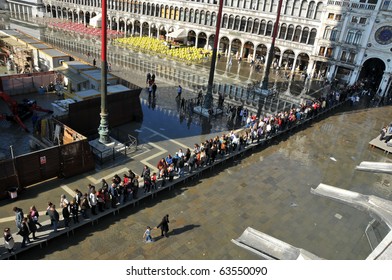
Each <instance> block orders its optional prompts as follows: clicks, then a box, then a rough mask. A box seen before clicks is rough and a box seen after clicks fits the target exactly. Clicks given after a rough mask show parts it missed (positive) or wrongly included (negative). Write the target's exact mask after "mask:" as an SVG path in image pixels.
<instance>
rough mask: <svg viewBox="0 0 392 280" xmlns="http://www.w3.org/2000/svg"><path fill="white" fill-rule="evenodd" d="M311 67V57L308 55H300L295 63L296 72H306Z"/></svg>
mask: <svg viewBox="0 0 392 280" xmlns="http://www.w3.org/2000/svg"><path fill="white" fill-rule="evenodd" d="M308 65H309V55H308V54H307V53H300V54H299V55H298V57H297V61H296V63H295V70H297V71H306V70H307V69H308Z"/></svg>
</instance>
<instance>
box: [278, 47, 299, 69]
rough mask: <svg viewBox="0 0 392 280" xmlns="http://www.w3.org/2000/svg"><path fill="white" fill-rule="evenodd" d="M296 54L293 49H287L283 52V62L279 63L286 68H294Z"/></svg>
mask: <svg viewBox="0 0 392 280" xmlns="http://www.w3.org/2000/svg"><path fill="white" fill-rule="evenodd" d="M294 59H295V54H294V52H293V50H285V51H284V52H283V57H282V62H281V64H280V65H279V66H280V67H281V68H282V69H284V70H292V68H293V67H295V66H294Z"/></svg>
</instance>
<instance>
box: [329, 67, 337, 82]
mask: <svg viewBox="0 0 392 280" xmlns="http://www.w3.org/2000/svg"><path fill="white" fill-rule="evenodd" d="M335 70H336V65H335V64H332V65H330V66H329V69H328V73H327V79H328V80H329V81H332V80H333V78H334V77H335Z"/></svg>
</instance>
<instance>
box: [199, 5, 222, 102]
mask: <svg viewBox="0 0 392 280" xmlns="http://www.w3.org/2000/svg"><path fill="white" fill-rule="evenodd" d="M222 9H223V0H219V10H218V16H217V20H216V29H215V37H214V47H213V49H212V58H211V67H210V75H209V77H208V87H207V94H206V96H205V99H204V104H203V107H204V108H206V109H208V110H209V109H211V108H212V101H213V98H212V88H213V86H214V74H215V64H216V55H217V52H218V42H219V31H220V26H221V20H222Z"/></svg>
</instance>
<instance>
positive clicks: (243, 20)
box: [240, 17, 246, 31]
mask: <svg viewBox="0 0 392 280" xmlns="http://www.w3.org/2000/svg"><path fill="white" fill-rule="evenodd" d="M245 27H246V17H242V18H241V24H240V31H245Z"/></svg>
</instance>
